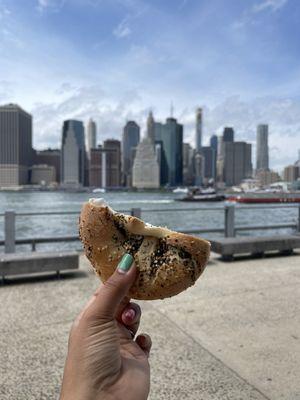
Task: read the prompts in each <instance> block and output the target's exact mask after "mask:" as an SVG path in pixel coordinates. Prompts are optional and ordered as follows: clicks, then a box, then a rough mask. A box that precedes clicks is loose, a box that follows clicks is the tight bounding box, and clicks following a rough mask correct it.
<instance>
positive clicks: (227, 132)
mask: <svg viewBox="0 0 300 400" xmlns="http://www.w3.org/2000/svg"><path fill="white" fill-rule="evenodd" d="M223 142H234V130H233V128H231V127H228V126H226V127H225V128H224V130H223Z"/></svg>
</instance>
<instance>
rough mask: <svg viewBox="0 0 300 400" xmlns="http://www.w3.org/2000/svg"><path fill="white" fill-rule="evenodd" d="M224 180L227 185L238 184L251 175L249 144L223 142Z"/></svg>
mask: <svg viewBox="0 0 300 400" xmlns="http://www.w3.org/2000/svg"><path fill="white" fill-rule="evenodd" d="M224 149H225V151H224V182H225V184H226V185H227V186H233V185H239V184H240V183H241V182H242V180H243V179H246V178H250V177H251V175H252V162H251V144H250V143H245V142H225V146H224Z"/></svg>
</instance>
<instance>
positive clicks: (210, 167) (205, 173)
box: [201, 146, 217, 180]
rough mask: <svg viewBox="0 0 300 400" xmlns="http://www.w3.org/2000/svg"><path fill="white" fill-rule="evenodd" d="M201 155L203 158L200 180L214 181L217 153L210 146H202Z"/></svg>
mask: <svg viewBox="0 0 300 400" xmlns="http://www.w3.org/2000/svg"><path fill="white" fill-rule="evenodd" d="M201 154H202V156H203V170H202V178H204V179H205V180H209V179H214V180H215V179H216V168H217V157H216V156H217V153H216V151H215V150H214V149H213V148H212V147H210V146H202V149H201Z"/></svg>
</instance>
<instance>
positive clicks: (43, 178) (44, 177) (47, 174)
mask: <svg viewBox="0 0 300 400" xmlns="http://www.w3.org/2000/svg"><path fill="white" fill-rule="evenodd" d="M30 183H31V184H32V185H42V186H49V185H51V184H53V183H56V170H55V167H53V165H47V164H39V165H33V166H32V167H31V180H30Z"/></svg>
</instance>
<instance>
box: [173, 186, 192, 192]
mask: <svg viewBox="0 0 300 400" xmlns="http://www.w3.org/2000/svg"><path fill="white" fill-rule="evenodd" d="M188 191H189V189H188V188H181V187H177V188H176V189H174V190H173V193H188Z"/></svg>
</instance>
